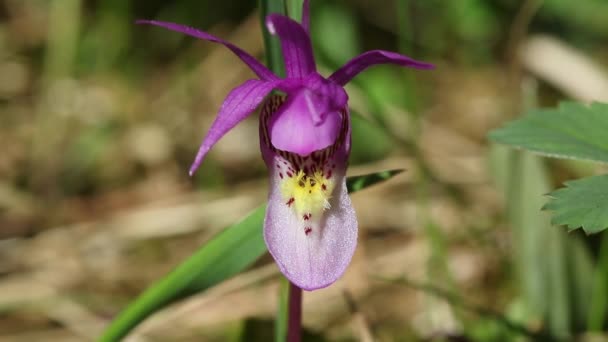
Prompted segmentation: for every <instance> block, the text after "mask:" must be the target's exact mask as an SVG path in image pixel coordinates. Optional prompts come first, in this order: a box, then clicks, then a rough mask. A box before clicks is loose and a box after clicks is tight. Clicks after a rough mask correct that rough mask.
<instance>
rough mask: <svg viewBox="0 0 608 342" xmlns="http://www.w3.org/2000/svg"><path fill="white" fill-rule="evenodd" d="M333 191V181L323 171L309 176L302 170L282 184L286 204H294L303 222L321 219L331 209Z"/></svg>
mask: <svg viewBox="0 0 608 342" xmlns="http://www.w3.org/2000/svg"><path fill="white" fill-rule="evenodd" d="M333 189H334V182H333V180H331V179H326V178H325V177H324V176H323V173H322V172H321V171H315V172H314V173H313V174H311V175H307V174H306V173H304V171H302V170H300V171H298V173H297V174H296V175H294V176H293V177H289V178H285V179H283V181H282V183H281V192H282V195H283V198H284V200H285V203H286V204H287V205H289V206H291V205H292V204H293V207H294V209H295V211H296V215H297V216H298V217H299V218H301V219H302V220H308V219H311V218H312V219H319V218H320V217H321V214H322V213H323V211H324V210H327V209H329V208H330V204H329V199H330V198H331V193H332V192H333ZM292 199H293V201H292Z"/></svg>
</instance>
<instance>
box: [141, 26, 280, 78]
mask: <svg viewBox="0 0 608 342" xmlns="http://www.w3.org/2000/svg"><path fill="white" fill-rule="evenodd" d="M135 23H137V24H148V25H154V26H160V27H164V28H166V29H168V30H171V31H176V32H180V33H183V34H186V35H189V36H192V37H195V38H198V39H203V40H208V41H210V42H213V43H219V44H222V45H224V46H225V47H227V48H228V49H230V50H231V51H232V52H234V54H235V55H237V57H239V58H240V59H241V60H242V61H243V62H245V64H247V65H248V66H249V68H251V70H252V71H253V72H255V74H256V75H258V77H259V78H260V79H262V80H265V81H271V80H276V79H278V77H277V76H276V75H275V74H273V73H272V71H270V70H268V68H266V67H265V66H264V65H263V64H262V63H260V62H258V61H257V60H256V59H255V58H254V57H253V56H251V55H250V54H248V53H247V52H245V51H243V50H242V49H240V48H239V47H237V46H235V45H233V44H231V43H229V42H227V41H225V40H222V39H220V38H217V37H215V36H213V35H210V34H209V33H207V32H203V31H199V30H197V29H195V28H192V27H189V26H185V25H180V24H175V23H168V22H163V21H156V20H137V21H136V22H135Z"/></svg>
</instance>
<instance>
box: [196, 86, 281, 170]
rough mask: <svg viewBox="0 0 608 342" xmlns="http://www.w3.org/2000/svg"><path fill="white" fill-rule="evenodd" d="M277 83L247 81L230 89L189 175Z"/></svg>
mask: <svg viewBox="0 0 608 342" xmlns="http://www.w3.org/2000/svg"><path fill="white" fill-rule="evenodd" d="M279 83H280V81H272V82H266V81H260V80H248V81H245V83H243V84H241V85H240V86H238V87H236V88H234V89H232V91H231V92H230V93H229V94H228V96H227V97H226V99H225V100H224V103H223V104H222V107H221V108H220V110H219V113H218V115H217V117H216V118H215V121H213V124H212V125H211V128H210V129H209V132H208V133H207V135H206V136H205V138H204V139H203V142H202V143H201V146H200V147H199V149H198V153H197V154H196V158H195V159H194V163H193V164H192V166H191V167H190V175H193V174H194V172H195V171H196V169H198V167H199V166H200V165H201V163H202V162H203V158H204V157H205V155H206V154H207V152H209V150H210V149H211V147H212V146H213V145H215V143H216V142H217V141H218V140H220V138H221V137H223V136H224V134H226V133H227V132H228V131H229V130H231V129H232V128H234V126H236V125H237V124H238V123H239V122H241V121H243V120H244V119H245V118H247V116H249V114H251V113H252V112H253V111H254V110H255V109H256V108H257V106H258V105H259V104H260V103H261V102H262V101H263V100H264V98H265V97H266V95H268V93H270V92H271V91H272V90H273V89H274V88H275V86H276V85H277V84H279Z"/></svg>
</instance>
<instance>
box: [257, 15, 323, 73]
mask: <svg viewBox="0 0 608 342" xmlns="http://www.w3.org/2000/svg"><path fill="white" fill-rule="evenodd" d="M266 27H267V28H268V31H269V32H270V33H271V34H273V35H278V36H279V39H280V40H281V48H282V50H283V58H284V60H285V71H286V73H287V78H304V77H306V76H308V75H309V74H311V73H313V72H315V71H316V66H315V58H314V56H313V52H312V44H311V43H310V36H309V35H308V33H307V32H306V31H305V29H304V27H303V26H302V25H300V24H299V23H297V22H295V21H294V20H292V19H290V18H288V17H285V16H282V15H280V14H270V15H268V16H267V17H266Z"/></svg>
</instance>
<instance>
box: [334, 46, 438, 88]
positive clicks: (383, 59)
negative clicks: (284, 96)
mask: <svg viewBox="0 0 608 342" xmlns="http://www.w3.org/2000/svg"><path fill="white" fill-rule="evenodd" d="M377 64H396V65H401V66H406V67H410V68H416V69H432V68H434V66H433V64H429V63H425V62H420V61H417V60H415V59H412V58H410V57H408V56H404V55H401V54H398V53H396V52H390V51H384V50H372V51H367V52H364V53H362V54H360V55H359V56H357V57H355V58H353V59H351V60H350V61H348V62H347V63H346V64H344V65H343V66H342V67H341V68H340V69H338V70H336V71H335V72H334V73H333V74H331V76H329V80H331V81H334V82H336V83H337V84H339V85H342V86H343V85H345V84H346V83H348V82H350V80H352V79H353V78H354V77H355V76H357V75H358V74H359V73H360V72H362V71H363V70H365V69H367V68H369V67H370V66H373V65H377Z"/></svg>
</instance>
